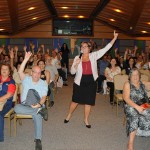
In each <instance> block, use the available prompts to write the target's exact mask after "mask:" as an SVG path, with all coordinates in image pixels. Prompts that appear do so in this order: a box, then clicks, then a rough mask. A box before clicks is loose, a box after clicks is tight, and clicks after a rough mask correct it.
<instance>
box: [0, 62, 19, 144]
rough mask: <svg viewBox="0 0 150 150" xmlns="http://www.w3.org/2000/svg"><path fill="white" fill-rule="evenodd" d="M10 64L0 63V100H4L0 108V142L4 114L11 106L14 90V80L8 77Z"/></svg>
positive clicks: (2, 137) (2, 132) (2, 139)
mask: <svg viewBox="0 0 150 150" xmlns="http://www.w3.org/2000/svg"><path fill="white" fill-rule="evenodd" d="M10 72H11V69H10V66H9V65H8V64H2V65H1V70H0V73H1V75H0V102H5V101H6V103H5V104H4V106H3V108H1V110H0V142H3V141H4V116H5V114H7V112H9V110H10V109H11V108H12V104H13V102H12V100H13V95H14V93H15V90H16V86H15V81H14V80H13V79H12V78H11V77H10Z"/></svg>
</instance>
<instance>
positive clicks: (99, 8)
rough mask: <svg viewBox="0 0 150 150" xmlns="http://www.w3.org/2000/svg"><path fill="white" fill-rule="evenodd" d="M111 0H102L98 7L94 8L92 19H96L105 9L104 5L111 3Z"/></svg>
mask: <svg viewBox="0 0 150 150" xmlns="http://www.w3.org/2000/svg"><path fill="white" fill-rule="evenodd" d="M109 1H110V0H100V2H99V3H98V5H97V6H96V8H94V10H93V12H92V13H91V15H90V18H91V19H94V18H95V17H96V16H97V15H98V14H99V13H100V12H101V11H102V10H103V9H104V7H105V6H106V5H107V4H108V3H109Z"/></svg>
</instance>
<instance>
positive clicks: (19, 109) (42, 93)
mask: <svg viewBox="0 0 150 150" xmlns="http://www.w3.org/2000/svg"><path fill="white" fill-rule="evenodd" d="M31 55H32V53H31V52H26V54H25V58H24V60H23V62H22V64H21V66H20V68H19V75H20V78H21V80H22V89H23V91H22V95H21V104H18V105H16V106H15V108H14V109H15V112H16V113H18V114H27V115H32V118H33V122H34V128H35V142H36V146H35V150H42V144H41V138H42V116H41V114H39V113H37V111H38V110H39V108H41V107H42V106H43V104H44V102H45V100H46V96H47V91H48V85H47V83H46V82H45V81H43V80H41V79H40V76H41V69H40V68H39V66H33V68H32V73H31V76H26V75H25V74H24V72H23V71H24V68H25V65H26V63H27V61H28V60H29V58H30V56H31ZM30 91H36V93H37V95H39V97H40V98H39V102H37V103H35V102H34V103H33V104H27V101H29V99H31V97H30V95H29V93H31V92H30ZM31 95H33V94H31ZM37 95H36V96H37ZM31 102H32V100H31ZM31 102H30V103H31ZM29 105H30V106H29Z"/></svg>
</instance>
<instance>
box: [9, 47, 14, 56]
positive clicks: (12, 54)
mask: <svg viewBox="0 0 150 150" xmlns="http://www.w3.org/2000/svg"><path fill="white" fill-rule="evenodd" d="M9 55H10V58H11V59H14V51H13V48H11V50H9Z"/></svg>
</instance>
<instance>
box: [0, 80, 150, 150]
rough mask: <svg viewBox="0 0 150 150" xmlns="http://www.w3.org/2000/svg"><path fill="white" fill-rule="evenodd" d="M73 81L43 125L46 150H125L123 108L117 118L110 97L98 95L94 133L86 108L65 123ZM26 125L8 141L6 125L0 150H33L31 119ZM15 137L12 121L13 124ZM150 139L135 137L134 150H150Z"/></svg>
mask: <svg viewBox="0 0 150 150" xmlns="http://www.w3.org/2000/svg"><path fill="white" fill-rule="evenodd" d="M72 83H73V78H72V77H70V78H69V82H68V84H69V86H68V87H63V88H62V89H59V90H58V93H57V94H56V100H55V104H54V106H53V107H52V108H51V109H49V119H48V121H47V122H45V121H43V139H42V144H43V150H126V145H127V140H128V138H127V136H126V131H125V126H123V125H122V123H123V108H122V107H121V106H119V115H118V117H116V110H115V107H114V108H113V109H112V106H110V104H109V101H108V95H107V96H104V95H102V94H97V97H96V105H95V106H94V107H92V112H91V116H90V124H91V125H92V128H91V129H88V128H86V127H85V125H84V123H83V119H84V107H83V106H82V105H79V106H78V108H77V109H76V111H75V112H74V114H73V116H72V118H71V120H70V122H69V123H68V124H64V123H63V120H64V118H65V117H66V114H67V112H68V108H69V104H70V101H71V96H72ZM22 122H23V125H22V126H20V125H19V124H18V125H17V137H14V136H12V137H9V135H8V127H7V122H5V141H4V142H3V143H0V150H34V149H35V148H34V147H35V143H34V138H33V134H34V128H33V122H32V120H31V119H23V120H22ZM12 133H13V121H12ZM149 149H150V138H144V137H136V140H135V150H149Z"/></svg>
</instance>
